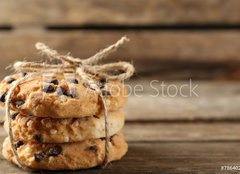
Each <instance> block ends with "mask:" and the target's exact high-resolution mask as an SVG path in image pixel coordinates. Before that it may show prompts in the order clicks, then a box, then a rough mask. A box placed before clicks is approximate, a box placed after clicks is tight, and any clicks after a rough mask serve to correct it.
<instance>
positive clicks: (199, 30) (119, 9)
mask: <svg viewBox="0 0 240 174" xmlns="http://www.w3.org/2000/svg"><path fill="white" fill-rule="evenodd" d="M123 35H127V36H128V37H129V38H130V39H131V42H129V43H127V44H126V45H124V46H123V47H121V48H120V49H119V51H118V52H116V53H114V54H112V55H111V56H110V59H109V60H107V61H110V62H111V61H119V60H126V61H130V62H132V63H133V64H134V66H135V67H136V70H137V71H136V74H135V75H134V77H133V78H132V80H131V81H130V82H127V84H130V85H131V86H132V87H134V86H136V85H141V86H142V87H143V89H144V90H143V91H142V92H139V94H140V95H141V97H137V96H134V95H130V96H129V102H128V105H127V106H126V108H125V112H126V125H125V128H124V130H123V132H124V134H125V135H126V139H127V141H128V142H129V152H128V154H127V156H126V157H125V158H124V159H123V160H121V161H119V162H116V163H114V164H113V165H112V166H110V167H109V168H107V169H104V170H102V171H101V170H96V169H93V170H87V171H83V172H84V173H103V172H104V173H106V172H107V173H116V171H118V173H137V174H139V173H144V174H146V173H149V174H152V173H153V174H155V173H188V172H190V173H199V172H203V173H225V171H221V170H220V167H221V166H222V165H238V166H239V163H238V162H239V160H240V158H239V155H238V154H239V150H238V149H239V148H238V146H239V141H240V135H239V131H240V110H239V103H240V90H239V89H240V82H239V80H240V54H239V50H240V1H239V0H225V1H224V0H201V1H196V0H122V1H110V0H97V1H95V0H81V1H78V0H68V1H61V0H60V1H59V0H51V1H48V0H41V1H37V0H1V1H0V61H1V64H0V69H1V70H0V78H3V77H4V76H6V75H7V74H9V73H10V72H12V71H11V70H5V67H6V66H8V65H10V64H11V63H13V62H14V61H16V60H33V61H36V60H40V59H41V60H42V59H43V60H44V58H42V57H40V55H39V54H38V53H37V52H36V50H35V48H34V44H35V43H36V42H45V43H46V44H48V45H49V46H50V47H52V48H54V49H57V50H58V51H59V52H60V53H62V54H67V53H69V52H71V55H73V56H75V57H80V58H87V57H89V56H91V55H93V54H94V53H96V52H97V51H99V50H100V49H102V48H104V47H106V46H108V45H110V44H112V43H114V42H115V41H116V40H118V39H119V38H120V37H121V36H123ZM190 79H191V82H192V85H197V88H196V93H197V94H198V96H188V97H183V96H181V95H180V94H179V93H178V94H177V95H176V96H174V97H171V96H167V97H164V96H163V95H164V94H166V92H167V91H166V89H165V90H164V91H163V92H161V93H160V94H159V96H158V97H152V96H151V95H153V94H155V92H156V91H155V90H154V89H153V88H151V87H150V86H149V85H150V82H151V81H152V80H159V83H158V84H161V82H165V83H166V84H167V85H168V86H169V85H175V86H176V88H177V89H180V88H181V86H182V85H184V84H189V83H190ZM155 87H156V86H155ZM157 88H158V89H159V90H162V89H161V88H160V86H157ZM171 92H172V93H174V92H175V91H174V89H173V90H170V93H171ZM182 92H183V94H188V93H189V89H188V88H184V90H183V91H182ZM1 113H2V111H1ZM1 115H3V114H1ZM0 120H1V119H0ZM5 136H6V133H4V131H3V128H2V127H0V142H1V143H2V141H3V138H4V137H5ZM0 161H1V163H0V171H7V172H8V173H27V172H25V171H22V170H20V169H18V168H16V167H14V166H12V165H10V164H9V163H7V162H6V161H5V160H3V157H2V156H1V155H0ZM78 172H79V171H78ZM44 173H49V172H44ZM50 173H58V172H50ZM69 173H76V172H69Z"/></svg>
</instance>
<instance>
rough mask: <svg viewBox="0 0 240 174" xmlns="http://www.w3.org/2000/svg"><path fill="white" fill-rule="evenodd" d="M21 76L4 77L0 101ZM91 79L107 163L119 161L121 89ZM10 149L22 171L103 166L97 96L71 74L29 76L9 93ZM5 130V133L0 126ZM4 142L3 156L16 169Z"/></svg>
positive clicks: (123, 150)
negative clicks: (106, 128)
mask: <svg viewBox="0 0 240 174" xmlns="http://www.w3.org/2000/svg"><path fill="white" fill-rule="evenodd" d="M26 75H27V76H28V74H27V73H17V74H14V75H11V76H8V77H6V78H5V79H4V80H3V81H2V82H1V84H0V100H1V102H2V103H4V102H5V100H6V95H7V92H8V90H9V89H10V88H11V86H12V84H13V83H14V81H16V80H17V79H19V78H22V77H24V76H26ZM91 79H93V80H94V83H95V84H97V85H98V87H99V89H101V93H102V96H103V97H104V98H105V103H106V106H107V108H108V125H109V138H110V139H109V155H108V161H109V162H110V161H114V160H118V159H120V158H121V157H122V156H123V155H124V154H125V153H126V152H127V148H128V146H127V144H126V142H125V139H124V136H123V135H122V133H121V132H120V131H121V129H122V128H123V126H124V114H123V111H122V107H123V106H124V104H125V103H126V101H127V95H126V89H125V88H124V86H123V84H122V83H121V82H120V81H119V80H106V79H102V78H99V77H97V76H92V77H91ZM10 109H11V122H12V123H11V130H12V138H13V142H12V143H14V148H15V150H16V152H17V156H18V158H19V162H20V163H21V165H22V166H24V167H28V168H31V169H39V170H42V169H43V170H75V169H83V168H91V167H95V166H99V165H102V164H103V163H104V160H105V156H106V151H105V143H106V142H105V122H104V121H105V120H104V107H103V103H102V102H101V98H100V95H99V92H98V91H96V90H95V89H94V88H92V86H91V84H89V83H88V82H87V81H84V80H83V79H82V77H81V76H79V75H78V74H74V73H68V74H66V73H49V74H48V73H45V74H37V73H36V74H33V75H31V76H29V78H27V79H26V80H24V81H23V82H22V83H20V84H19V85H18V86H17V87H16V88H15V90H14V92H13V95H12V97H11V103H10ZM4 126H5V129H6V131H8V130H9V125H8V122H7V121H5V125H4ZM12 143H11V141H10V138H9V137H7V138H6V139H5V141H4V144H3V156H4V157H5V158H6V159H7V160H8V161H11V162H13V163H18V161H17V160H16V156H15V155H14V153H13V150H12V146H11V145H12Z"/></svg>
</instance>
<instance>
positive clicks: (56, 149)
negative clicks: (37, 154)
mask: <svg viewBox="0 0 240 174" xmlns="http://www.w3.org/2000/svg"><path fill="white" fill-rule="evenodd" d="M61 152H62V147H61V146H58V145H57V146H54V147H53V148H51V149H49V150H48V152H47V153H46V155H47V156H58V155H59V154H60V153H61Z"/></svg>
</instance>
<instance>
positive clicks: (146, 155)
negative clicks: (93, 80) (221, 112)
mask: <svg viewBox="0 0 240 174" xmlns="http://www.w3.org/2000/svg"><path fill="white" fill-rule="evenodd" d="M239 153H240V150H239V143H237V142H228V143H219V142H215V143H130V144H129V151H128V153H127V155H126V156H125V157H124V158H123V159H121V160H120V161H117V162H113V163H112V165H110V166H108V167H107V168H105V169H100V168H95V169H90V170H82V171H68V172H67V173H69V174H75V173H82V172H83V173H85V174H95V173H96V174H102V173H109V174H115V173H116V171H117V173H119V174H125V173H129V174H146V173H150V174H159V173H164V174H168V173H199V172H203V173H209V174H212V173H226V171H221V166H224V165H232V166H239V160H240V157H239V155H236V154H239ZM0 161H1V162H0V171H2V172H3V171H4V172H5V173H12V174H15V173H17V174H28V172H25V171H23V170H21V169H19V168H17V167H16V166H14V165H11V164H10V163H8V162H7V161H6V160H4V159H3V158H1V160H0ZM62 172H63V171H56V172H49V171H44V173H45V174H59V173H62ZM65 172H66V171H65ZM65 172H64V173H65ZM228 173H229V171H228Z"/></svg>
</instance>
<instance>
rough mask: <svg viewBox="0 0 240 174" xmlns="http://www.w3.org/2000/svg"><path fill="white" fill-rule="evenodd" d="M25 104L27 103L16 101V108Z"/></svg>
mask: <svg viewBox="0 0 240 174" xmlns="http://www.w3.org/2000/svg"><path fill="white" fill-rule="evenodd" d="M24 103H25V101H24V100H16V101H15V102H14V104H15V106H17V107H19V106H21V105H23V104H24Z"/></svg>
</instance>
